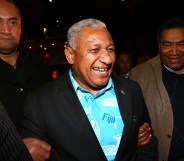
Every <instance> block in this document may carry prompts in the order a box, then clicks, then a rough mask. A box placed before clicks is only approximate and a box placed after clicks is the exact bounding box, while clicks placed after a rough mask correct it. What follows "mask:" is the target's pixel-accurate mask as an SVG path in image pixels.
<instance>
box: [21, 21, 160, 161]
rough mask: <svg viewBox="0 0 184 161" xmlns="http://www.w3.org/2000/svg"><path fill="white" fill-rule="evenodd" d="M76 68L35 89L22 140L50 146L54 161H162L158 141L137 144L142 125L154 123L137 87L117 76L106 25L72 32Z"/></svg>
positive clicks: (69, 52) (69, 51) (71, 59)
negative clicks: (31, 140) (40, 140)
mask: <svg viewBox="0 0 184 161" xmlns="http://www.w3.org/2000/svg"><path fill="white" fill-rule="evenodd" d="M67 39H68V44H67V46H66V47H65V55H66V59H67V61H68V63H69V64H71V69H70V70H68V71H67V72H66V73H65V74H64V75H62V76H61V77H58V78H57V79H55V80H53V81H51V82H49V83H47V84H45V85H44V86H43V87H41V88H39V89H38V90H36V91H35V92H34V91H32V92H31V93H30V94H29V96H28V100H27V105H26V107H25V113H24V114H25V120H24V123H23V126H24V129H23V134H22V135H23V137H37V138H41V139H42V140H44V141H46V142H48V143H49V144H50V145H51V147H52V150H51V155H50V160H51V161H52V160H53V161H54V160H56V161H61V160H63V161H68V160H69V161H76V160H78V161H130V160H134V161H139V160H140V161H141V160H146V161H157V160H158V149H157V139H156V138H155V136H154V133H153V131H152V130H150V133H151V135H152V137H151V138H150V141H149V143H148V144H146V145H144V146H139V147H138V146H137V142H138V132H139V128H140V126H141V125H142V124H143V123H145V122H147V123H149V124H150V128H151V122H150V118H149V114H148V111H147V107H146V105H145V102H144V99H143V95H142V92H141V88H140V86H139V84H138V83H136V82H134V81H132V80H129V79H126V78H122V77H119V76H115V75H112V71H113V66H114V62H115V59H116V55H115V45H114V42H113V40H112V37H111V35H110V33H109V31H108V30H107V28H106V25H105V24H104V23H103V22H101V21H99V20H97V19H92V18H90V19H84V20H82V21H79V22H78V23H75V24H74V25H73V26H71V27H70V28H69V30H68V35H67Z"/></svg>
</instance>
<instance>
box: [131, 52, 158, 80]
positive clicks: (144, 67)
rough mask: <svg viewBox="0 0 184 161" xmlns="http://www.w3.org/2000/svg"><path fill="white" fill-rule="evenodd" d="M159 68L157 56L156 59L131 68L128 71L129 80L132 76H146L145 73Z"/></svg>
mask: <svg viewBox="0 0 184 161" xmlns="http://www.w3.org/2000/svg"><path fill="white" fill-rule="evenodd" d="M159 66H161V62H160V57H159V55H157V56H156V57H154V58H152V59H150V60H148V61H147V62H144V63H142V64H140V65H138V66H135V67H134V68H132V69H131V71H130V78H132V76H141V75H147V74H146V73H149V72H150V71H152V70H153V69H156V68H158V67H159Z"/></svg>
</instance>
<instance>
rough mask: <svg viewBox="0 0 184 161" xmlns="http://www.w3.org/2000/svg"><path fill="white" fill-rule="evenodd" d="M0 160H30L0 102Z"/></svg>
mask: <svg viewBox="0 0 184 161" xmlns="http://www.w3.org/2000/svg"><path fill="white" fill-rule="evenodd" d="M0 160H1V161H32V158H31V155H30V154H29V151H28V150H27V148H26V146H25V145H24V143H23V141H22V139H21V137H20V135H19V133H18V132H17V130H16V128H15V126H14V124H13V123H12V121H11V119H10V118H9V115H8V113H7V112H6V110H5V109H4V107H3V106H2V104H1V103H0Z"/></svg>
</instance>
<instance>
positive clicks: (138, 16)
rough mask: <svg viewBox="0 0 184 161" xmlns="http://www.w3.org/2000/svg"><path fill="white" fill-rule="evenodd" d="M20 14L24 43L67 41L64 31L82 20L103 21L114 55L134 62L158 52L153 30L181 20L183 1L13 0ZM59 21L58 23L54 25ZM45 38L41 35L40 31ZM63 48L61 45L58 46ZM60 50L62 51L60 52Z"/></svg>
mask: <svg viewBox="0 0 184 161" xmlns="http://www.w3.org/2000/svg"><path fill="white" fill-rule="evenodd" d="M16 3H18V5H19V6H20V8H21V10H22V14H23V19H24V24H23V39H22V40H23V41H24V42H27V43H28V42H36V41H37V40H42V41H45V40H46V38H47V39H48V38H50V39H51V38H52V39H57V38H59V39H60V40H61V41H63V42H64V41H66V33H67V29H68V27H69V26H70V25H72V24H73V23H74V22H76V21H78V20H80V19H83V18H90V17H92V18H98V19H100V20H102V21H104V22H105V23H106V24H107V26H108V28H109V30H110V32H111V34H112V36H113V39H114V42H115V44H116V54H117V55H118V53H120V52H121V51H122V50H124V51H128V52H130V53H131V54H132V56H133V57H134V58H135V59H136V58H137V57H138V56H139V55H142V54H146V55H148V56H150V57H154V56H155V55H156V54H157V53H158V51H157V42H156V31H157V28H158V26H159V25H160V23H161V22H162V21H164V20H166V19H168V18H170V17H181V18H183V17H184V14H183V12H184V11H183V5H182V0H124V1H121V0H53V2H52V3H51V2H49V0H28V1H26V0H16ZM56 20H59V22H56ZM44 27H46V28H47V35H46V37H45V35H43V28H44ZM60 46H63V43H61V44H60ZM61 50H62V49H61Z"/></svg>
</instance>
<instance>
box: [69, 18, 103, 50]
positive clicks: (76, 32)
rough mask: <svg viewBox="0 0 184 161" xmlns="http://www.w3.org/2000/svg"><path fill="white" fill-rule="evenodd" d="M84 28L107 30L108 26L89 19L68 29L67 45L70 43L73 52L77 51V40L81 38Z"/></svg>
mask: <svg viewBox="0 0 184 161" xmlns="http://www.w3.org/2000/svg"><path fill="white" fill-rule="evenodd" d="M84 27H98V28H106V24H105V23H104V22H102V21H100V20H98V19H94V18H87V19H83V20H81V21H79V22H77V23H75V24H74V25H72V26H71V27H70V28H69V29H68V33H67V43H68V46H70V47H71V48H72V49H73V50H76V39H78V38H79V37H80V34H81V30H82V29H83V28H84Z"/></svg>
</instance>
